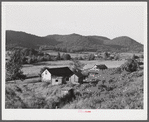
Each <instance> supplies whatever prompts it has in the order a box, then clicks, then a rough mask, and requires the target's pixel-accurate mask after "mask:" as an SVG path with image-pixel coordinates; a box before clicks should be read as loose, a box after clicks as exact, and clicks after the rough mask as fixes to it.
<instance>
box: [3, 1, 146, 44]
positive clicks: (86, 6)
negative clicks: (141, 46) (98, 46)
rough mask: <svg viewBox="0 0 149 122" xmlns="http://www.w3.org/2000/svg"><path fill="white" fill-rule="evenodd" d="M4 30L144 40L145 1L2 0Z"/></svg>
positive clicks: (43, 34) (39, 34)
mask: <svg viewBox="0 0 149 122" xmlns="http://www.w3.org/2000/svg"><path fill="white" fill-rule="evenodd" d="M2 5H3V10H4V11H3V12H4V14H3V15H4V16H2V19H4V22H5V30H15V31H23V32H26V33H30V34H34V35H37V36H46V35H52V34H62V35H65V34H72V33H77V34H81V35H98V36H105V37H108V38H110V39H113V38H115V37H119V36H129V37H130V38H133V39H135V40H136V41H138V42H140V43H143V42H144V39H145V37H144V35H145V34H144V33H145V32H146V29H145V28H146V26H147V25H146V21H147V18H146V16H147V14H146V13H147V12H146V11H147V7H146V2H133V3H131V2H119V3H118V2H30V3H29V2H25V3H23V2H3V4H2Z"/></svg>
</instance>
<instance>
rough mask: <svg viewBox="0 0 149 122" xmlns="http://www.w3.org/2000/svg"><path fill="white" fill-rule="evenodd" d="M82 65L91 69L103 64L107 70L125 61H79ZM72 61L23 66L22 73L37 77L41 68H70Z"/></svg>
mask: <svg viewBox="0 0 149 122" xmlns="http://www.w3.org/2000/svg"><path fill="white" fill-rule="evenodd" d="M80 62H81V63H82V64H84V65H85V66H84V69H87V68H91V67H92V66H93V65H95V64H105V65H106V66H107V67H108V68H115V67H119V66H120V65H122V64H123V63H124V62H125V60H121V61H98V60H93V61H80ZM71 63H72V61H46V62H40V63H37V64H28V65H23V68H22V71H23V72H24V74H27V75H38V74H39V73H40V70H41V68H43V67H45V66H46V67H50V68H54V67H64V66H68V67H69V66H70V65H71Z"/></svg>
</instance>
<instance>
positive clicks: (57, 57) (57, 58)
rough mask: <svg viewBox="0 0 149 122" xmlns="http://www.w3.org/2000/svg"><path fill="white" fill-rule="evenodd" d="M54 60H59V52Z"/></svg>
mask: <svg viewBox="0 0 149 122" xmlns="http://www.w3.org/2000/svg"><path fill="white" fill-rule="evenodd" d="M56 60H61V55H60V52H58V54H57V56H56Z"/></svg>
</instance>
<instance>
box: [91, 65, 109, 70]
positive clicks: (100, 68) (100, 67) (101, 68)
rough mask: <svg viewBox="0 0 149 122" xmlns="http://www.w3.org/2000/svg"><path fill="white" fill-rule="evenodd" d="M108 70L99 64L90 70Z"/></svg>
mask: <svg viewBox="0 0 149 122" xmlns="http://www.w3.org/2000/svg"><path fill="white" fill-rule="evenodd" d="M104 69H108V67H107V66H106V65H105V64H100V65H96V64H95V65H94V66H93V67H92V68H91V69H90V70H104Z"/></svg>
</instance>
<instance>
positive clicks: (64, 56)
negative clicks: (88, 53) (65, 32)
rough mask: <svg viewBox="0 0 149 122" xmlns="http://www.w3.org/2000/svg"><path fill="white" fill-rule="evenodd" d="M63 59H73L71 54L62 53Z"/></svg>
mask: <svg viewBox="0 0 149 122" xmlns="http://www.w3.org/2000/svg"><path fill="white" fill-rule="evenodd" d="M62 59H63V60H70V59H71V56H70V55H69V54H63V55H62Z"/></svg>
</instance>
